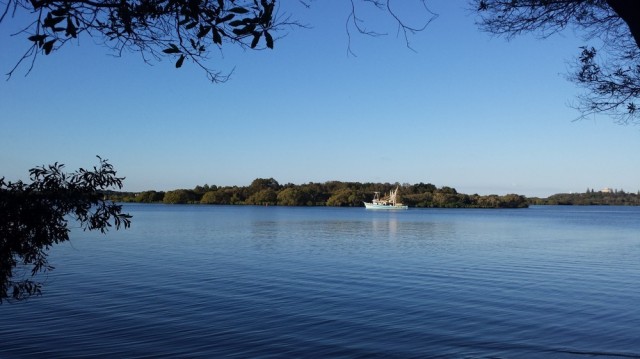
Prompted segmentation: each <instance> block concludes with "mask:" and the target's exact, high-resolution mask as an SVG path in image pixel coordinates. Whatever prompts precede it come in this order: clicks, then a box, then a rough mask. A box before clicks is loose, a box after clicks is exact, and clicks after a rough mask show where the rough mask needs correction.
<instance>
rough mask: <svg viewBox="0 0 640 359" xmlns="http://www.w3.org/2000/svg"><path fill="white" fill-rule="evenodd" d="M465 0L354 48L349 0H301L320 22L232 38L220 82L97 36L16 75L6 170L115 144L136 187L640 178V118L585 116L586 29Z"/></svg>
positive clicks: (5, 98) (555, 186)
mask: <svg viewBox="0 0 640 359" xmlns="http://www.w3.org/2000/svg"><path fill="white" fill-rule="evenodd" d="M398 3H400V4H401V5H399V6H407V9H401V10H408V11H413V10H412V9H411V8H409V7H408V6H409V5H406V4H408V3H409V2H406V3H405V2H398ZM465 3H466V2H465V1H444V0H441V1H430V6H431V9H432V10H433V11H434V12H436V13H438V14H439V15H440V16H439V17H438V18H437V19H436V20H435V21H434V22H433V23H432V24H431V25H430V26H429V27H428V28H427V29H426V31H424V32H423V33H420V34H417V35H415V36H413V37H412V38H411V44H412V47H413V49H414V50H415V51H411V50H409V49H407V48H406V47H405V45H404V41H403V39H402V38H398V37H396V34H395V27H394V26H393V24H391V23H390V22H388V23H385V22H384V21H383V22H380V21H379V20H376V19H377V18H373V20H372V22H370V23H369V24H370V27H375V28H376V29H378V30H380V31H381V32H383V31H384V32H389V33H390V35H389V36H386V37H382V38H369V37H365V36H361V35H357V36H354V37H352V49H353V50H354V52H355V53H356V55H357V57H354V56H348V55H347V41H348V38H347V35H346V32H345V20H346V18H347V15H348V13H349V6H348V2H347V1H318V2H313V3H312V7H311V9H305V8H303V7H302V6H300V5H298V2H287V5H289V6H292V8H291V9H290V10H291V11H290V12H291V14H292V15H293V16H294V17H295V18H296V19H298V20H300V21H301V22H303V23H308V24H310V25H312V26H313V28H311V29H292V30H291V31H289V32H288V34H287V36H286V37H284V38H281V39H279V40H278V41H277V42H276V48H275V50H273V51H270V50H266V51H259V52H244V51H241V50H238V49H234V48H231V47H228V46H227V47H226V48H224V49H223V51H222V54H223V57H220V56H217V55H214V57H213V58H212V60H211V62H210V65H213V66H218V65H219V66H218V68H219V69H221V70H230V69H233V68H235V71H234V73H233V76H232V78H231V80H230V81H229V82H228V83H225V84H219V85H214V84H211V83H209V82H208V81H207V79H206V77H205V76H204V73H203V72H202V71H201V70H199V69H198V68H197V67H196V66H194V65H192V64H190V63H188V62H185V65H184V66H183V68H182V69H180V70H176V69H175V68H174V67H173V63H172V61H170V60H164V61H162V62H160V63H155V64H154V65H153V66H149V65H147V64H144V63H143V62H142V59H141V57H140V55H139V54H135V53H130V54H125V56H124V57H122V58H114V57H112V56H111V55H110V52H109V50H108V49H106V48H104V47H102V46H100V45H96V44H95V43H94V40H92V39H91V38H87V37H84V38H81V39H80V46H76V45H75V44H71V45H70V46H67V47H65V48H63V49H62V50H61V51H59V52H57V53H54V54H53V55H50V56H47V57H45V56H40V57H39V58H38V61H37V62H36V64H35V67H34V69H33V71H32V72H31V74H29V75H28V76H26V77H24V76H23V75H24V73H25V70H26V67H22V68H21V70H19V71H18V73H17V75H15V76H14V77H13V78H11V80H10V81H2V82H0V126H1V127H0V176H5V177H6V178H7V179H10V180H17V179H26V174H27V171H28V169H29V168H31V167H34V166H36V165H42V164H49V163H53V162H55V161H58V162H62V163H65V164H66V165H67V168H68V170H70V171H71V170H74V169H77V168H78V167H91V166H93V165H95V164H96V163H97V160H96V159H95V155H100V156H102V157H103V158H107V159H109V160H110V162H111V163H112V164H114V165H115V167H116V169H117V170H118V174H119V175H122V176H126V177H127V179H126V181H125V188H124V190H128V191H142V190H149V189H155V190H171V189H177V188H193V187H195V186H196V185H202V184H205V183H207V184H210V185H213V184H215V185H248V184H250V183H251V181H252V180H253V179H255V178H258V177H260V178H268V177H273V178H275V179H276V180H277V181H278V182H280V183H283V184H284V183H288V182H291V183H295V184H302V183H307V182H325V181H329V180H339V181H360V182H392V183H393V182H400V183H412V184H413V183H418V182H425V183H433V184H435V185H436V186H438V187H440V186H451V187H454V188H456V189H457V190H458V191H459V192H463V193H469V194H472V193H479V194H490V193H496V194H506V193H519V194H524V195H528V196H548V195H551V194H554V193H559V192H582V191H584V190H586V189H587V188H595V189H596V190H598V189H601V188H603V187H611V188H617V189H624V190H625V191H630V192H635V191H637V190H639V189H640V163H639V162H638V159H637V154H638V153H640V128H638V127H633V126H627V127H625V126H619V125H616V124H614V123H613V122H612V121H611V119H608V118H605V117H598V118H593V119H591V120H586V121H578V122H573V121H572V120H574V119H575V118H576V117H577V116H578V113H577V112H576V111H575V110H573V109H572V108H570V107H569V104H570V103H571V102H572V101H574V99H575V96H576V95H577V94H578V93H579V89H577V88H576V87H575V86H574V85H573V84H572V83H570V82H568V81H567V80H566V79H565V77H564V76H565V74H566V73H567V68H568V63H569V61H571V59H572V58H573V57H574V56H575V55H576V54H577V53H578V51H579V49H578V48H579V46H581V45H582V44H583V42H582V40H581V39H580V38H578V37H577V36H575V35H574V34H573V33H572V32H567V33H565V34H563V35H559V36H554V37H552V38H550V39H546V40H539V39H536V38H534V37H532V36H524V37H520V38H516V39H514V40H512V41H510V42H508V41H506V40H504V39H502V38H493V37H492V36H491V35H489V34H486V33H482V32H480V31H478V29H477V28H476V26H475V25H474V15H473V13H471V12H469V11H468V10H466V9H465V7H466V4H465ZM363 15H367V13H363ZM13 30H14V28H13V25H12V24H11V23H10V22H6V23H4V24H1V25H0V36H1V37H0V38H1V39H2V40H1V42H0V43H2V47H3V49H2V51H1V52H0V69H2V71H3V73H6V72H8V71H9V70H10V69H11V68H12V67H13V65H14V64H15V62H16V61H17V60H18V58H19V56H20V55H21V54H22V51H24V49H26V47H27V46H28V44H27V42H26V40H24V38H19V37H9V36H8V34H9V33H10V32H11V31H13Z"/></svg>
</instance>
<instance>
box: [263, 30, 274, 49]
mask: <svg viewBox="0 0 640 359" xmlns="http://www.w3.org/2000/svg"><path fill="white" fill-rule="evenodd" d="M264 39H265V40H267V47H268V48H270V49H273V37H271V34H270V33H268V32H267V31H266V30H265V32H264Z"/></svg>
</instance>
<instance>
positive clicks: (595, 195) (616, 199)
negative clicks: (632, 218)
mask: <svg viewBox="0 0 640 359" xmlns="http://www.w3.org/2000/svg"><path fill="white" fill-rule="evenodd" d="M529 201H530V203H531V204H543V205H544V204H548V205H576V206H589V205H599V206H640V193H627V192H625V191H624V190H612V191H610V192H596V191H594V190H593V189H591V190H589V189H587V191H586V192H584V193H558V194H554V195H552V196H549V197H548V198H542V199H541V198H535V199H529Z"/></svg>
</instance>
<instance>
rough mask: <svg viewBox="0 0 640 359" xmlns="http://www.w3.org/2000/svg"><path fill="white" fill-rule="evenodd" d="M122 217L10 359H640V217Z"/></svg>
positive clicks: (4, 340)
mask: <svg viewBox="0 0 640 359" xmlns="http://www.w3.org/2000/svg"><path fill="white" fill-rule="evenodd" d="M125 208H126V209H127V210H128V211H129V212H130V213H131V214H133V215H134V222H133V226H132V228H131V229H130V230H126V231H117V232H110V233H109V234H108V235H107V236H102V235H100V234H97V233H88V232H82V231H79V230H74V232H73V233H72V241H71V243H66V244H64V245H59V246H57V247H55V248H54V249H53V250H52V252H51V256H50V261H51V263H52V264H54V265H55V266H56V269H55V270H54V271H53V272H51V273H50V274H49V275H48V277H47V278H46V285H45V291H44V295H43V296H42V297H38V298H34V299H31V300H29V301H27V302H24V303H17V304H9V305H7V304H2V305H0V358H80V357H82V358H85V357H110V358H119V357H122V358H158V357H167V358H175V357H190V358H192V357H203V358H212V357H223V356H224V357H239V358H247V357H261V358H265V357H314V356H315V357H318V356H319V357H349V358H351V357H367V358H368V357H380V358H389V357H403V358H404V357H420V358H424V357H467V358H475V357H494V358H495V357H499V358H537V357H540V358H543V357H544V358H548V357H552V358H574V357H576V358H580V357H588V358H591V357H603V358H605V357H612V358H625V357H629V358H638V357H640V208H634V207H532V208H529V209H523V210H459V209H458V210H445V209H424V210H419V209H411V210H408V211H402V212H375V211H373V212H372V211H365V210H364V209H362V208H354V209H343V208H286V207H233V206H164V205H127V206H126V207H125Z"/></svg>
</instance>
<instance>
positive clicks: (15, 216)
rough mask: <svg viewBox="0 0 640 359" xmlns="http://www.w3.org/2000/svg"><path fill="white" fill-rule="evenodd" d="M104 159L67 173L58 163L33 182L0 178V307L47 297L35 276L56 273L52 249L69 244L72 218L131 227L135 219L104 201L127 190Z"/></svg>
mask: <svg viewBox="0 0 640 359" xmlns="http://www.w3.org/2000/svg"><path fill="white" fill-rule="evenodd" d="M98 158H99V160H100V165H99V166H98V167H94V168H93V170H92V171H89V170H85V169H83V168H80V169H79V170H78V171H76V172H73V173H65V172H64V165H62V164H58V163H55V164H53V165H50V166H48V167H45V166H42V167H36V168H33V169H31V170H30V171H29V173H30V180H31V183H30V184H25V183H23V182H21V181H18V182H6V181H5V179H4V177H3V178H0V219H1V221H0V303H1V302H2V301H3V300H7V299H14V300H22V299H26V298H28V297H30V296H31V295H37V294H40V293H41V290H42V284H41V283H40V282H38V281H35V280H33V278H34V277H35V276H36V275H37V274H38V273H41V272H47V271H49V270H51V269H53V266H51V265H50V264H49V262H48V260H47V256H48V253H47V251H48V249H49V248H50V247H51V246H52V245H53V244H57V243H61V242H66V241H68V240H69V228H68V221H69V220H70V219H75V220H76V221H77V222H79V224H80V227H81V228H82V229H84V230H99V231H101V232H102V233H104V232H106V231H107V230H108V229H109V228H110V227H112V226H115V228H116V229H119V228H120V226H124V227H125V228H127V227H129V225H130V223H131V222H130V218H131V216H130V215H128V214H125V213H122V212H121V210H122V206H120V205H118V204H115V203H113V202H111V201H107V200H105V198H104V191H106V190H107V189H109V188H112V187H114V188H117V189H120V188H122V181H123V180H124V178H121V177H116V171H115V170H114V169H113V166H112V165H111V164H109V163H108V162H107V160H103V159H101V158H100V157H98Z"/></svg>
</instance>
